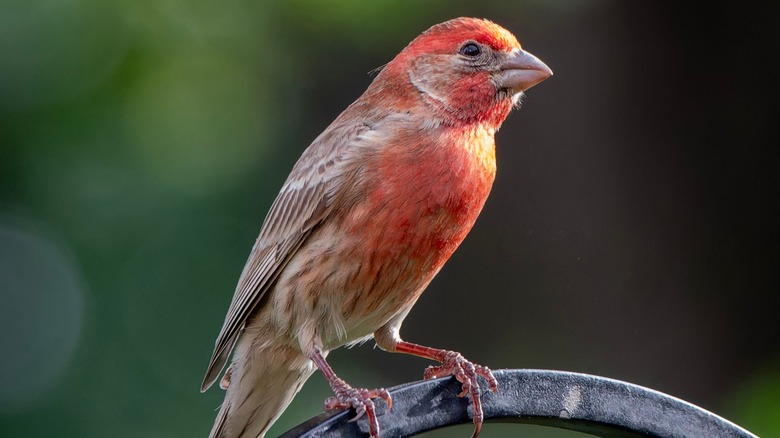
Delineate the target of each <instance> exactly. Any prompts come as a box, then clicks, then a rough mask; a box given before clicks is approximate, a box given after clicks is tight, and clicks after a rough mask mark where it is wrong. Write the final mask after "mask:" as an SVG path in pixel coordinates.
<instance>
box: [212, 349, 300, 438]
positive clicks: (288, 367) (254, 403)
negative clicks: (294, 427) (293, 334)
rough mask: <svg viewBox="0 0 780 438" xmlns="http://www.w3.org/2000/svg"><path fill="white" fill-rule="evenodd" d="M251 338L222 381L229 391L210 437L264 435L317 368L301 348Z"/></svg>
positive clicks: (253, 437)
mask: <svg viewBox="0 0 780 438" xmlns="http://www.w3.org/2000/svg"><path fill="white" fill-rule="evenodd" d="M243 338H248V337H247V336H244V337H243ZM242 341H243V342H242ZM247 341H250V340H249V339H242V340H240V341H239V344H238V346H237V348H236V352H235V354H234V357H233V363H232V364H231V365H230V368H228V370H227V372H226V373H225V377H224V378H223V379H222V382H221V384H220V386H221V387H222V388H223V389H227V393H226V394H225V401H224V402H223V403H222V407H220V409H219V414H218V415H217V419H216V420H215V421H214V426H213V427H212V429H211V434H209V438H247V437H252V438H255V437H258V438H262V437H263V436H264V435H265V433H266V432H267V431H268V429H269V428H270V427H271V425H273V423H274V422H275V421H276V419H277V418H279V416H280V415H281V414H282V412H284V410H285V408H287V405H289V404H290V402H291V401H292V399H293V397H295V394H297V393H298V391H299V390H300V389H301V387H302V386H303V384H304V383H305V382H306V380H307V379H308V378H309V376H311V374H312V372H313V371H314V369H315V367H314V365H313V364H312V362H311V361H310V360H309V359H308V358H306V357H305V356H303V355H302V354H301V351H300V349H298V348H295V347H291V346H280V345H273V346H266V347H259V348H258V346H256V345H254V346H253V345H251V344H252V342H247ZM242 344H248V345H242Z"/></svg>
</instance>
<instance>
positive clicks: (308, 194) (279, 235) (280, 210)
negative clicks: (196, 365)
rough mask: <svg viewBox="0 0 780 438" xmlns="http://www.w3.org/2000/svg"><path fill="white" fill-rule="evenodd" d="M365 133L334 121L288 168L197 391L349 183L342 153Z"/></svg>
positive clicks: (349, 166)
mask: <svg viewBox="0 0 780 438" xmlns="http://www.w3.org/2000/svg"><path fill="white" fill-rule="evenodd" d="M369 131H371V128H370V127H369V126H368V125H366V124H350V125H338V124H334V125H333V126H331V127H329V128H328V129H327V130H325V132H323V133H322V135H320V136H319V137H318V138H317V139H316V140H314V142H313V143H312V144H311V146H309V148H308V149H306V151H305V152H304V153H303V155H302V156H301V158H300V159H299V160H298V162H297V163H296V164H295V166H294V167H293V170H292V171H291V172H290V176H289V177H288V178H287V181H286V182H285V183H284V185H283V186H282V189H281V191H280V192H279V195H278V196H277V197H276V200H275V201H274V203H273V205H272V206H271V210H270V211H269V212H268V216H266V218H265V222H264V223H263V227H262V229H261V230H260V236H259V237H258V238H257V242H256V243H255V246H254V247H253V248H252V252H251V254H250V255H249V259H248V260H247V262H246V265H245V266H244V270H243V272H242V273H241V277H240V279H239V281H238V286H237V287H236V291H235V293H234V295H233V301H232V302H231V303H230V308H229V309H228V313H227V316H226V317H225V323H224V325H223V326H222V330H221V331H220V332H219V336H218V337H217V340H216V342H215V345H214V353H213V354H212V356H211V361H210V362H209V367H208V369H207V370H206V376H205V377H204V379H203V384H202V386H201V391H205V390H206V389H208V388H209V387H210V386H211V385H212V384H213V383H214V381H215V380H216V379H217V377H218V375H219V374H220V372H221V371H222V368H223V367H224V366H225V362H227V359H228V357H229V356H230V353H231V352H232V350H233V347H234V346H235V344H236V341H237V340H238V337H239V334H240V333H241V330H242V329H243V327H244V324H245V323H246V321H247V318H248V317H249V316H250V315H251V314H252V313H253V312H254V311H255V310H256V308H257V305H258V303H260V301H261V298H262V297H263V295H264V294H265V293H266V291H268V290H269V289H270V288H271V287H272V286H273V284H274V282H275V280H276V278H277V277H278V276H279V273H280V272H281V271H282V269H284V267H285V265H286V264H287V262H289V260H290V259H291V258H292V256H293V255H294V254H295V252H296V251H297V250H298V248H300V246H301V245H302V244H303V242H304V241H305V240H306V238H307V236H309V234H311V232H312V230H313V229H314V227H316V226H317V224H319V223H321V222H322V221H323V220H324V219H325V218H326V217H327V216H328V215H329V214H330V211H331V207H332V205H333V203H334V200H335V199H336V198H337V197H338V196H339V193H340V192H341V189H342V188H343V187H349V186H351V182H352V180H353V179H354V176H355V175H354V174H355V168H356V166H355V165H354V163H351V162H350V161H349V160H347V158H346V157H347V156H350V155H354V154H348V153H346V152H347V151H349V150H350V149H352V148H355V147H361V143H365V141H363V140H362V139H363V134H365V133H367V132H369Z"/></svg>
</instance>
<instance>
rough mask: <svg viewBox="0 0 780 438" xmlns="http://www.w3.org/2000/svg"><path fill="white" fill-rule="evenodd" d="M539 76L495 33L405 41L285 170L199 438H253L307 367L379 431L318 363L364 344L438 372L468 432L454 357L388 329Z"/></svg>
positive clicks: (446, 252)
mask: <svg viewBox="0 0 780 438" xmlns="http://www.w3.org/2000/svg"><path fill="white" fill-rule="evenodd" d="M551 74H552V72H551V71H550V70H549V68H547V66H545V65H544V64H543V63H542V62H541V61H539V60H538V59H536V58H535V57H533V56H532V55H530V54H529V53H527V52H524V51H522V49H521V48H520V44H519V43H518V42H517V40H516V39H515V38H514V36H512V35H511V34H510V33H509V32H508V31H506V30H505V29H503V28H501V27H500V26H498V25H496V24H494V23H492V22H489V21H485V20H478V19H472V18H459V19H455V20H451V21H448V22H445V23H442V24H439V25H436V26H434V27H432V28H430V29H429V30H427V31H426V32H424V33H423V34H422V35H420V36H419V37H417V38H416V39H415V40H414V41H412V42H411V43H410V44H409V45H408V46H407V47H406V48H405V49H404V50H403V51H401V53H399V54H398V56H396V57H395V59H393V60H392V61H391V62H390V63H389V64H388V65H387V66H386V67H385V68H384V69H383V70H382V71H381V72H380V73H379V74H378V75H377V77H376V78H375V79H374V81H373V83H372V84H371V85H370V86H369V88H368V90H366V92H365V93H364V94H363V95H362V96H361V97H360V98H359V99H358V100H357V101H355V103H353V104H352V105H350V106H349V107H348V108H347V109H346V110H345V111H344V112H343V113H342V114H341V115H340V116H339V117H338V118H336V120H335V121H334V122H333V123H332V124H331V125H330V126H329V127H328V128H327V129H326V130H325V131H324V132H323V133H322V134H321V135H320V136H319V137H317V139H315V140H314V142H313V143H312V144H311V146H309V148H308V149H306V151H305V152H304V153H303V155H302V156H301V158H300V159H299V160H298V162H297V163H296V164H295V166H294V167H293V169H292V171H291V173H290V176H289V177H288V179H287V181H286V182H285V183H284V185H283V187H282V189H281V191H280V193H279V195H278V197H277V198H276V201H275V202H274V204H273V206H272V207H271V210H270V212H269V213H268V216H267V217H266V220H265V222H264V224H263V227H262V229H261V231H260V236H259V237H258V239H257V242H256V243H255V246H254V248H253V249H252V252H251V254H250V256H249V260H248V261H247V263H246V266H245V267H244V271H243V272H242V274H241V278H240V280H239V283H238V287H237V288H236V291H235V294H234V296H233V301H232V303H231V304H230V308H229V310H228V313H227V316H226V318H225V323H224V325H223V327H222V330H221V332H220V334H219V336H218V338H217V341H216V344H215V348H214V354H213V356H212V359H211V362H210V363H209V367H208V371H207V373H206V377H205V378H204V381H203V385H202V390H204V391H205V390H206V389H208V387H209V386H211V385H212V384H213V382H214V381H215V380H216V379H217V377H218V376H219V373H220V371H221V370H222V368H223V367H224V365H225V363H226V361H227V359H228V357H229V355H230V353H231V351H232V350H234V349H235V351H233V360H232V363H231V365H230V368H229V369H228V371H227V372H226V374H225V377H224V378H223V379H222V384H221V386H222V387H223V388H225V389H227V394H226V396H225V402H224V403H223V405H222V408H221V410H220V413H219V415H218V417H217V420H216V422H215V424H214V428H213V430H212V432H211V436H212V437H224V438H232V437H256V436H263V435H264V433H265V432H266V431H267V430H268V428H269V427H270V426H271V424H272V423H273V422H274V421H275V420H276V418H277V417H278V416H279V415H280V414H281V413H282V411H283V410H284V409H285V407H286V406H287V404H289V402H290V400H292V397H293V396H294V395H295V394H296V393H297V391H298V390H299V389H300V387H301V386H302V385H303V383H304V382H305V381H306V379H307V378H308V377H309V376H310V375H311V373H312V372H313V371H314V370H315V368H320V369H321V370H322V372H323V374H324V376H325V377H326V378H327V379H328V381H329V383H330V384H331V387H332V388H333V389H334V392H335V394H336V396H335V398H333V399H331V400H329V401H328V403H327V407H329V408H339V407H350V406H351V407H355V408H356V409H357V411H358V413H359V415H362V414H363V413H366V414H367V417H368V420H369V425H370V430H371V434H372V435H373V436H375V437H376V436H378V434H379V428H378V422H377V420H376V415H375V413H374V405H373V401H372V400H371V399H372V398H376V397H383V398H385V399H387V400H388V401H389V397H388V396H387V394H386V392H384V390H361V389H355V388H352V387H350V386H349V385H347V384H346V383H345V382H344V381H342V380H341V379H339V378H338V377H337V376H336V375H335V373H334V372H333V370H332V369H330V367H329V366H328V364H327V362H326V360H325V358H326V356H327V354H328V352H329V351H330V350H333V349H335V348H338V347H341V346H343V345H346V344H350V343H356V342H360V341H363V340H366V339H370V338H371V337H374V339H375V340H376V342H377V344H378V345H379V346H380V347H381V348H383V349H385V350H387V351H395V352H404V353H408V354H414V355H418V356H423V357H427V358H430V359H434V360H438V361H440V362H442V365H440V366H437V367H431V368H429V370H428V371H426V377H428V378H430V377H437V376H440V375H450V374H451V375H455V377H456V378H458V380H460V381H461V382H462V383H463V388H464V394H463V395H466V394H468V395H469V396H470V398H471V399H472V400H473V402H474V408H475V415H474V422H475V424H476V425H477V431H476V433H478V432H479V427H480V425H481V422H482V414H481V405H480V399H479V395H480V390H479V386H478V384H477V375H481V376H483V377H485V378H487V379H488V382H489V384H490V386H491V387H492V388H493V389H495V380H494V379H493V378H492V375H491V374H490V370H488V369H487V368H485V367H481V366H475V365H473V364H471V363H470V362H468V361H466V360H465V359H463V357H462V356H460V355H459V354H457V353H454V352H450V351H446V350H438V349H432V348H429V347H422V346H419V345H415V344H411V343H407V342H405V341H402V340H401V338H400V336H399V329H400V326H401V323H402V321H403V319H404V318H405V317H406V315H407V314H408V312H409V310H410V309H411V307H412V306H413V305H414V303H415V301H416V300H417V298H418V297H419V296H420V294H421V293H422V292H423V290H424V289H425V287H426V286H427V285H428V283H429V282H430V281H431V280H432V279H433V277H434V276H435V275H436V273H437V272H438V271H439V270H440V269H441V267H442V266H443V265H444V263H445V262H446V260H447V259H448V258H449V257H450V255H452V253H453V252H454V251H455V249H456V248H457V247H458V245H459V244H460V243H461V241H462V240H463V239H464V238H465V237H466V234H467V233H468V232H469V230H470V229H471V227H472V226H473V225H474V222H475V221H476V219H477V216H478V215H479V212H480V211H481V209H482V206H483V205H484V203H485V200H486V199H487V196H488V193H489V191H490V188H491V186H492V184H493V179H494V177H495V170H496V167H495V151H494V140H493V137H494V134H495V132H496V130H497V129H498V128H499V127H500V125H501V123H502V122H503V121H504V119H505V118H506V116H507V115H508V114H509V112H510V111H511V109H512V107H513V106H515V105H516V104H517V102H518V99H519V97H520V95H521V93H522V91H524V90H526V89H528V88H530V87H531V86H533V85H535V84H536V83H538V82H540V81H542V80H544V79H545V78H547V77H548V76H549V75H551Z"/></svg>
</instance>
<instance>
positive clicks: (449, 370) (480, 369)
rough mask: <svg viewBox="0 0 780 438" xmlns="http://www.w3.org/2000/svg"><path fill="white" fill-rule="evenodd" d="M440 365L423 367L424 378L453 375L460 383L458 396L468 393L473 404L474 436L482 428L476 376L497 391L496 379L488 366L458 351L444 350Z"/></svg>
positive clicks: (473, 436)
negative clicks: (471, 360) (469, 358)
mask: <svg viewBox="0 0 780 438" xmlns="http://www.w3.org/2000/svg"><path fill="white" fill-rule="evenodd" d="M440 360H441V365H432V366H429V367H428V368H426V369H425V374H424V375H423V376H424V378H425V379H436V378H439V377H444V376H454V377H455V378H456V379H457V380H458V382H460V383H461V385H462V388H463V390H462V391H461V392H460V394H458V397H464V396H466V395H469V397H470V398H471V402H472V403H473V404H474V419H473V421H474V426H475V430H474V434H473V435H472V438H476V437H477V436H478V435H479V432H480V431H481V430H482V421H483V420H484V414H483V412H482V392H481V390H480V388H479V382H478V381H477V376H482V377H484V378H485V380H487V382H488V385H489V387H490V390H491V391H493V392H496V391H498V381H496V378H495V376H493V372H492V371H490V368H488V367H486V366H482V365H477V364H475V363H473V362H470V361H468V360H467V359H466V358H464V357H463V355H461V354H460V353H458V352H455V351H444V352H443V355H442V357H441V359H440Z"/></svg>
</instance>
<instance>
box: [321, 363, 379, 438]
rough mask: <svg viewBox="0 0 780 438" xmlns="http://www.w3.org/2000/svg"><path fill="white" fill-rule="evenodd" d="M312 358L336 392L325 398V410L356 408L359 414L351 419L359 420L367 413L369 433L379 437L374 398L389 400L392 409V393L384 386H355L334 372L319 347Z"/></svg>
mask: <svg viewBox="0 0 780 438" xmlns="http://www.w3.org/2000/svg"><path fill="white" fill-rule="evenodd" d="M310 358H311V360H312V361H313V362H314V364H315V365H317V368H319V369H320V371H321V372H322V375H323V376H325V379H326V380H327V381H328V383H329V384H330V388H331V389H332V390H333V393H334V394H335V395H334V396H333V397H330V398H328V399H327V400H325V410H331V409H349V408H355V412H356V413H357V415H355V418H353V419H351V420H350V421H357V420H358V419H359V418H360V417H362V416H363V415H366V416H367V417H368V430H369V433H370V434H371V436H372V437H373V438H379V421H378V420H377V418H376V408H375V406H374V401H373V400H372V399H375V398H381V399H383V400H384V401H385V402H387V409H391V408H392V407H393V399H392V398H390V393H388V392H387V390H386V389H384V388H379V389H364V388H353V387H352V386H350V385H349V384H348V383H347V382H345V381H344V380H342V379H341V378H339V376H337V375H336V373H335V372H333V368H331V367H330V365H328V362H327V361H326V360H325V356H323V354H322V352H321V351H320V350H319V349H314V352H313V353H312V354H311V357H310Z"/></svg>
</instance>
